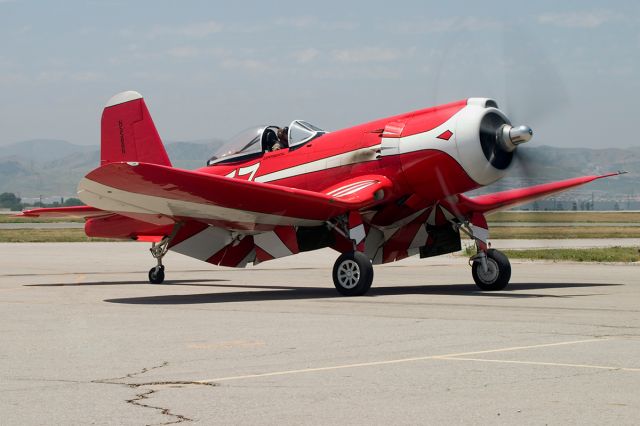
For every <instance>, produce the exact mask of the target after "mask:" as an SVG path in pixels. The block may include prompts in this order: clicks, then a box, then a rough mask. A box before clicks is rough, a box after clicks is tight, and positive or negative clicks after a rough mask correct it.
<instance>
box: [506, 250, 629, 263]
mask: <svg viewBox="0 0 640 426" xmlns="http://www.w3.org/2000/svg"><path fill="white" fill-rule="evenodd" d="M504 253H505V254H506V255H507V257H509V258H511V259H531V260H553V261H568V262H639V261H640V249H638V247H598V248H583V249H529V250H504Z"/></svg>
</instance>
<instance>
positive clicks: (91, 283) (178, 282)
mask: <svg viewBox="0 0 640 426" xmlns="http://www.w3.org/2000/svg"><path fill="white" fill-rule="evenodd" d="M225 281H229V280H166V281H165V282H164V284H169V285H189V286H210V285H211V286H213V287H219V286H216V285H212V284H206V283H207V282H225ZM164 284H149V281H147V280H144V281H88V282H78V283H49V284H24V287H85V286H94V285H153V286H158V285H164ZM223 287H227V286H223Z"/></svg>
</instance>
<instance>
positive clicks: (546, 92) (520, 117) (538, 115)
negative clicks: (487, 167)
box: [502, 26, 569, 183]
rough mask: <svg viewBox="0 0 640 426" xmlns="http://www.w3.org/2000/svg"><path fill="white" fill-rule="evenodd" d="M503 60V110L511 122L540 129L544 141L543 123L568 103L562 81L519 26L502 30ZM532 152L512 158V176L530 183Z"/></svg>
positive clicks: (536, 177) (532, 178) (535, 174)
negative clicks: (520, 177)
mask: <svg viewBox="0 0 640 426" xmlns="http://www.w3.org/2000/svg"><path fill="white" fill-rule="evenodd" d="M502 46H503V58H504V70H505V72H504V78H505V99H504V102H502V103H503V105H504V111H505V112H506V114H507V115H508V116H509V118H510V119H511V121H512V122H513V123H522V122H526V123H527V124H530V125H531V126H533V127H534V128H536V129H538V130H539V132H538V133H539V135H538V137H540V136H541V137H542V139H543V140H544V137H545V135H544V122H545V120H548V119H549V118H551V117H553V116H554V115H556V114H557V113H558V111H560V110H562V109H563V108H565V107H566V106H567V105H568V104H569V96H568V92H567V89H566V86H565V83H564V81H563V79H562V78H561V76H560V74H559V73H558V71H557V70H556V68H555V67H554V65H553V63H552V62H551V60H550V59H549V56H548V55H547V54H545V52H544V51H543V49H542V48H541V47H540V46H541V43H539V42H536V40H535V38H534V37H533V36H532V35H531V34H529V33H528V32H527V31H526V30H525V29H524V28H523V27H522V26H518V27H507V28H504V29H503V30H502ZM532 160H533V159H532V155H531V151H529V150H528V149H527V148H524V149H522V148H520V149H519V150H518V153H517V155H515V157H514V164H513V171H512V174H513V173H514V172H515V173H518V174H520V175H521V176H522V177H523V178H525V179H527V180H528V181H530V182H531V183H533V182H535V181H537V180H539V178H540V171H539V170H537V169H534V168H533V167H532Z"/></svg>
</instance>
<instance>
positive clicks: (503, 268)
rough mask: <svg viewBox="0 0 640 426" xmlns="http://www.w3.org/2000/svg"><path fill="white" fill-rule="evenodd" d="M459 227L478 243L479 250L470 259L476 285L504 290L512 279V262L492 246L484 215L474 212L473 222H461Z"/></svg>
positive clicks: (486, 289)
mask: <svg viewBox="0 0 640 426" xmlns="http://www.w3.org/2000/svg"><path fill="white" fill-rule="evenodd" d="M458 229H460V231H462V232H464V233H465V234H467V235H468V236H469V237H470V238H473V239H474V240H475V243H476V248H477V250H478V252H477V254H475V255H474V256H472V257H471V259H469V264H470V265H471V275H472V276H473V280H474V281H475V282H476V285H477V286H478V287H479V288H480V289H481V290H484V291H498V290H503V289H504V288H505V287H506V286H507V284H509V280H510V279H511V263H509V258H507V256H506V255H505V254H504V253H502V252H501V251H498V250H495V249H492V248H490V247H491V245H490V244H489V242H488V240H489V226H488V224H487V220H486V219H485V217H484V215H482V214H478V213H474V214H473V215H472V216H471V222H469V221H466V222H464V223H462V224H460V225H459V226H458Z"/></svg>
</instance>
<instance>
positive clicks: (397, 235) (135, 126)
mask: <svg viewBox="0 0 640 426" xmlns="http://www.w3.org/2000/svg"><path fill="white" fill-rule="evenodd" d="M278 134H280V137H278V136H277V135H278ZM532 135H533V132H532V130H531V129H530V128H529V127H527V126H523V125H521V126H513V125H512V124H511V122H510V121H509V119H508V118H507V115H506V114H505V113H504V112H503V111H501V110H500V109H499V108H498V104H497V103H496V101H495V100H492V99H489V98H469V99H464V100H461V101H457V102H453V103H449V104H445V105H439V106H436V107H431V108H426V109H421V110H418V111H413V112H408V113H404V114H400V115H395V116H391V117H387V118H382V119H378V120H375V121H371V122H368V123H365V124H360V125H357V126H354V127H349V128H346V129H343V130H338V131H334V132H328V131H324V130H322V129H320V128H318V127H316V126H314V125H312V124H310V123H309V122H307V121H304V120H294V121H292V122H291V124H289V126H287V127H285V128H280V127H278V126H274V125H264V126H257V127H253V128H250V129H247V130H245V131H244V132H241V133H240V134H239V135H237V136H236V137H233V138H231V139H230V140H229V141H228V142H227V143H225V144H224V145H222V146H221V148H220V149H219V150H218V151H217V152H216V153H215V155H213V156H212V157H211V158H210V159H209V160H208V161H207V162H206V165H204V167H202V168H199V169H197V170H184V169H179V168H175V167H172V165H171V161H170V160H169V157H168V155H167V152H166V151H165V148H164V146H163V144H162V141H161V139H160V136H159V135H158V132H157V130H156V127H155V125H154V123H153V121H152V119H151V116H150V114H149V110H148V109H147V106H146V104H145V102H144V99H143V97H142V95H140V94H139V93H138V92H135V91H126V92H122V93H119V94H116V95H115V96H113V97H112V98H111V99H110V100H109V101H108V102H107V104H106V106H105V109H104V111H103V114H102V120H101V159H100V166H99V167H98V168H96V169H95V170H93V171H91V172H89V173H88V174H87V175H86V176H85V177H84V178H83V179H82V180H81V181H80V183H79V185H78V196H79V198H80V200H82V201H83V202H84V203H85V204H86V206H79V207H59V208H39V209H32V210H27V211H24V212H23V213H22V215H24V216H39V217H82V218H84V219H85V228H84V229H85V232H86V234H87V236H90V237H105V238H117V239H130V240H131V239H132V240H136V241H140V242H146V243H151V249H150V251H151V255H152V256H153V258H155V259H156V265H155V266H153V267H152V268H151V269H150V270H149V273H148V278H149V282H150V283H154V284H160V283H162V282H163V281H164V277H165V269H164V264H163V258H164V256H165V255H166V254H167V252H168V251H169V250H171V251H174V252H177V253H181V254H184V255H187V256H191V257H194V258H197V259H200V260H203V261H205V262H209V263H211V264H214V265H221V266H228V267H245V266H246V265H248V264H253V265H257V264H258V263H260V262H265V261H267V260H271V259H276V258H280V257H284V256H289V255H294V254H297V253H300V252H306V251H310V250H317V249H321V248H325V247H331V248H333V249H335V250H336V251H337V252H339V253H340V255H339V257H338V258H337V260H336V261H335V264H334V266H333V272H332V277H333V282H334V285H335V287H336V289H337V291H338V292H339V293H340V294H342V295H345V296H359V295H364V294H365V293H366V292H367V291H368V290H369V288H370V287H371V285H372V282H373V272H374V270H373V265H377V264H383V263H389V262H394V261H398V260H401V259H404V258H406V257H408V256H413V255H419V256H420V258H426V257H431V256H438V255H442V254H447V253H452V252H457V251H459V250H461V235H466V236H467V237H469V238H471V239H472V240H473V241H475V246H476V251H477V252H476V254H474V255H473V256H472V257H471V258H470V259H469V263H470V264H471V270H472V277H473V280H474V281H475V283H476V285H477V286H478V287H479V288H480V289H481V290H484V291H496V290H502V289H504V288H505V287H506V286H507V284H508V283H509V280H510V277H511V265H510V262H509V259H508V258H507V256H505V255H504V254H503V253H502V252H500V251H498V250H496V249H494V248H491V246H490V244H489V226H488V225H487V220H486V215H487V214H488V213H491V212H494V211H497V210H501V209H506V208H510V207H513V206H516V205H519V204H524V203H527V202H530V201H532V200H535V199H537V198H541V197H545V196H548V195H550V194H553V193H557V192H560V191H564V190H566V189H569V188H572V187H576V186H578V185H583V184H586V183H588V182H591V181H594V180H596V179H601V178H605V177H609V176H615V175H617V174H619V173H610V174H605V175H590V176H582V177H577V178H572V179H567V180H563V181H557V182H551V183H546V184H542V185H536V186H531V187H527V188H520V189H512V190H507V191H502V192H497V193H492V194H487V195H480V196H476V197H470V196H467V195H465V193H466V192H469V191H471V190H474V189H477V188H480V187H482V186H486V185H489V184H491V183H493V182H496V181H497V180H499V179H501V178H502V177H504V176H505V175H506V174H507V172H508V170H509V166H510V165H511V164H512V162H513V160H514V158H515V155H517V150H518V146H519V145H521V144H523V143H526V142H528V141H529V140H530V139H531V138H532ZM280 139H283V140H280ZM275 142H281V149H273V145H274V143H275ZM203 163H204V161H203Z"/></svg>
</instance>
